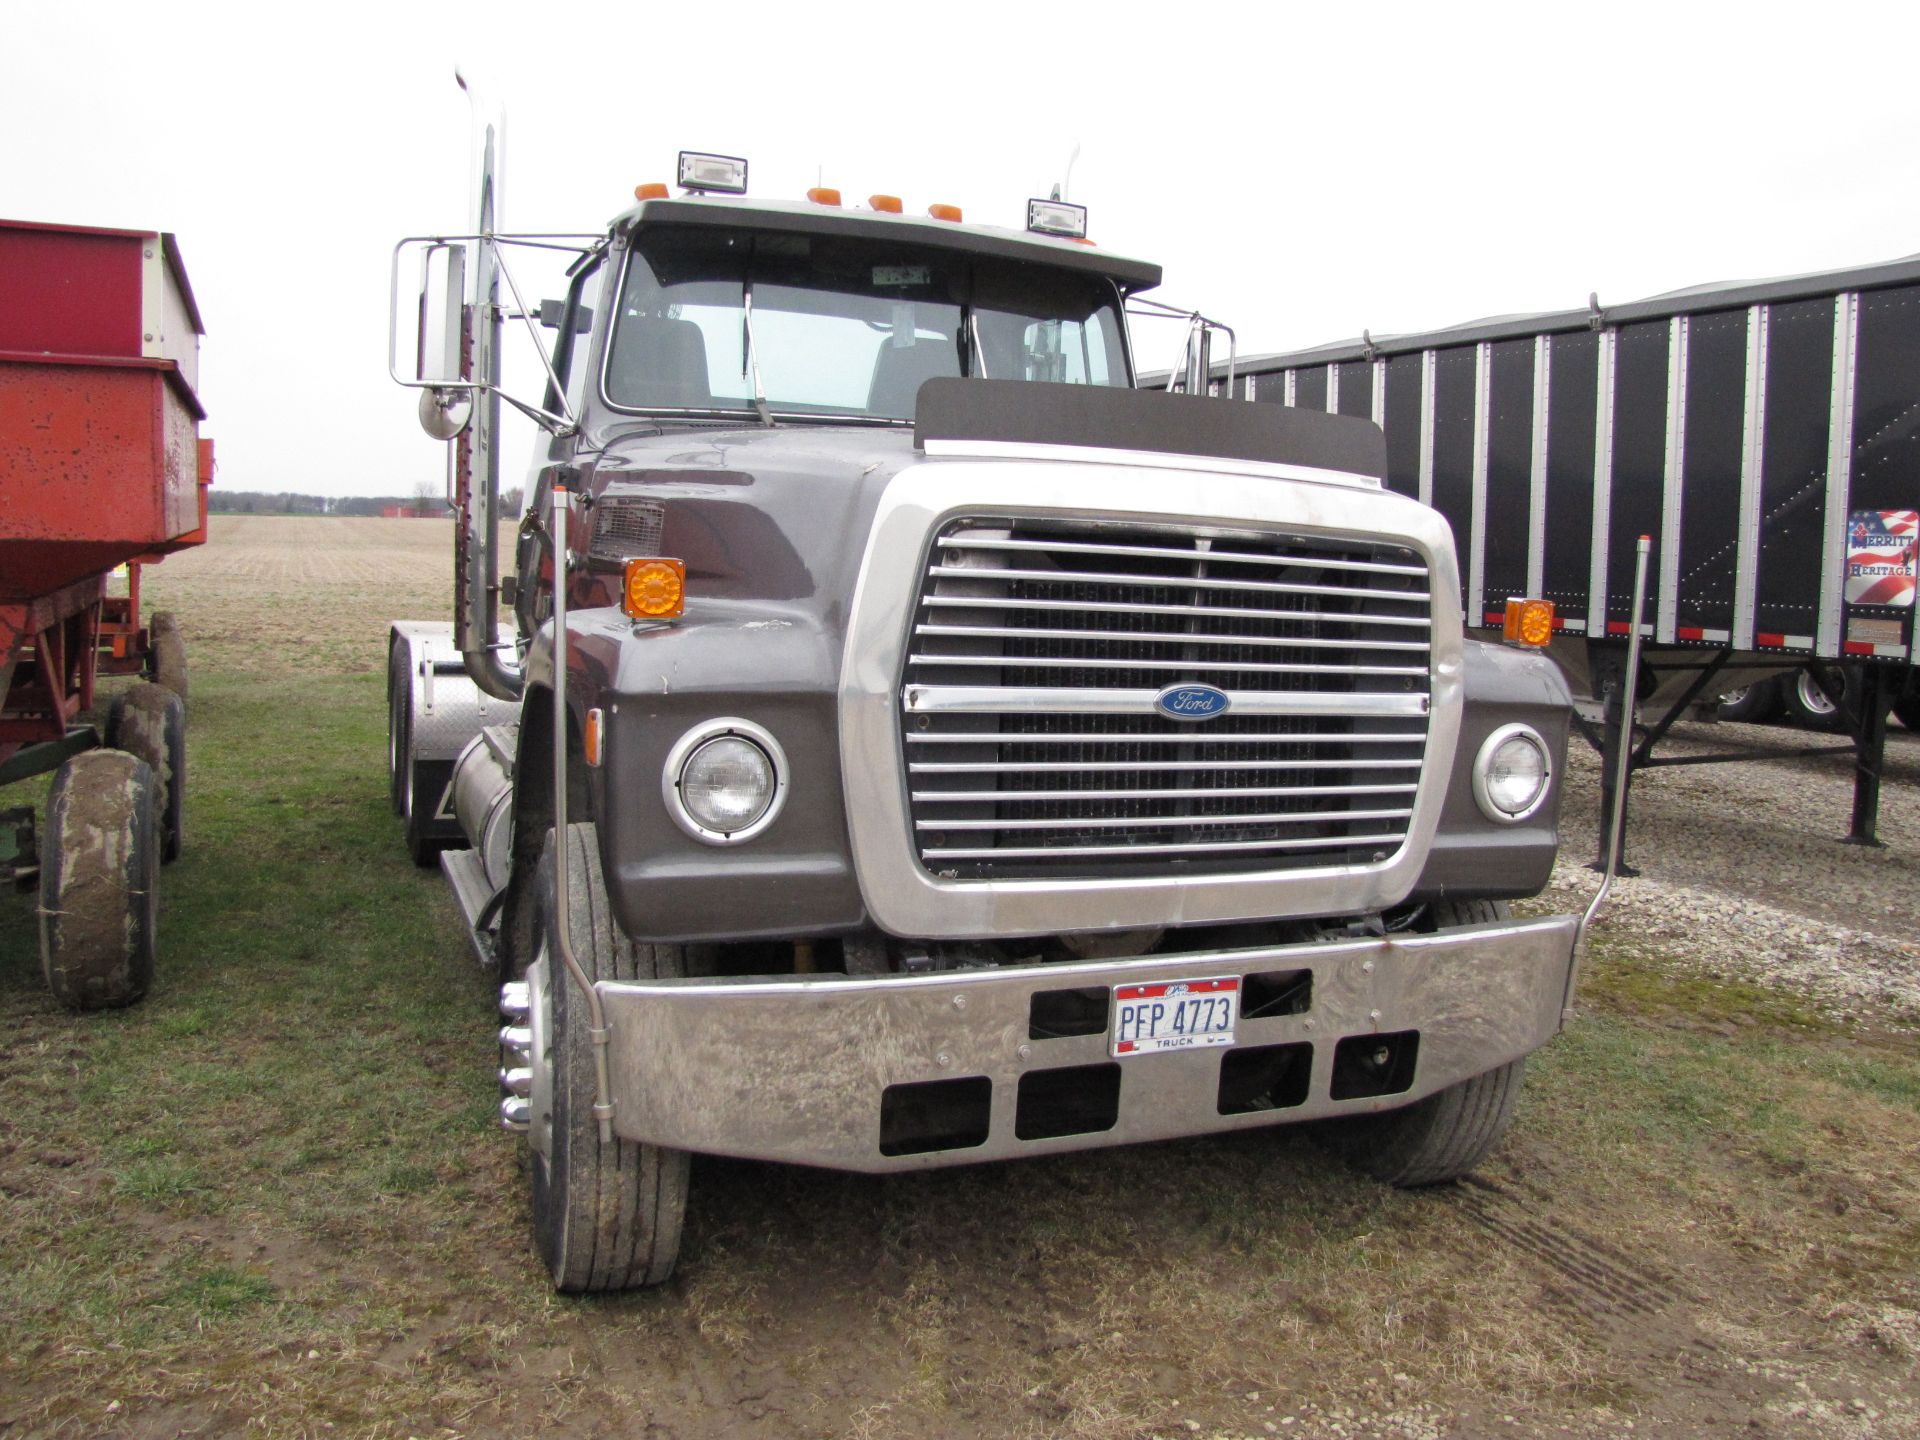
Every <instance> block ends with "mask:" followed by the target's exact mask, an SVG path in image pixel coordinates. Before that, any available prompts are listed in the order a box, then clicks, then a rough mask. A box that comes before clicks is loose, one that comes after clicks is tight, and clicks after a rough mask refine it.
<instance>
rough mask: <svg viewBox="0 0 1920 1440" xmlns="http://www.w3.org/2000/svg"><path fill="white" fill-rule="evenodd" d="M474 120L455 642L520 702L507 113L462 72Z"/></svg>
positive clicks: (494, 685) (494, 690) (494, 689)
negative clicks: (470, 402) (510, 657)
mask: <svg viewBox="0 0 1920 1440" xmlns="http://www.w3.org/2000/svg"><path fill="white" fill-rule="evenodd" d="M454 78H455V79H456V80H458V81H459V82H460V88H461V89H462V90H464V91H466V92H467V101H468V105H469V107H470V109H471V112H472V116H473V176H472V195H473V211H472V215H471V217H470V219H471V221H472V224H471V232H472V233H473V234H474V235H477V236H478V237H480V238H479V239H478V240H476V241H475V242H474V250H475V256H474V267H473V303H472V306H471V308H470V309H469V311H468V325H467V327H466V334H467V345H468V353H467V356H466V359H467V368H466V371H465V378H467V379H469V380H473V381H476V382H478V383H479V384H480V386H481V387H482V388H481V389H480V391H479V393H478V395H477V396H476V397H475V400H476V404H475V405H474V413H473V424H472V425H471V426H470V427H469V428H468V429H467V430H466V431H465V432H464V433H462V435H461V436H460V438H459V440H458V441H457V442H456V443H455V445H454V449H453V503H454V540H453V569H454V596H455V599H454V615H453V633H454V641H455V643H456V644H457V645H458V646H459V647H460V655H461V658H462V660H463V661H464V662H465V664H466V668H467V674H468V675H469V676H471V677H472V679H473V683H474V684H476V685H478V686H479V687H480V688H481V689H482V690H484V691H485V692H486V693H487V694H489V695H492V696H494V697H496V698H497V699H501V700H518V699H519V698H520V691H521V676H520V671H519V669H518V667H516V666H513V665H509V664H508V663H507V662H506V661H505V660H503V659H502V658H501V654H500V650H499V648H498V646H499V634H500V540H499V535H500V527H499V521H498V512H499V506H500V389H499V387H500V339H501V330H502V320H501V314H500V303H499V302H500V252H499V247H498V245H497V244H496V243H495V241H494V239H493V237H494V234H495V233H496V231H497V230H498V229H499V219H500V213H501V191H502V184H503V181H504V178H505V171H506V133H507V119H506V112H505V111H504V110H503V109H502V108H501V106H500V105H499V104H498V102H496V101H494V100H493V99H492V98H491V97H490V96H488V95H486V94H484V93H482V91H481V89H480V87H479V86H478V85H477V84H476V83H475V82H474V81H472V80H470V79H469V78H468V77H467V75H466V74H465V73H463V72H462V71H460V70H455V71H454Z"/></svg>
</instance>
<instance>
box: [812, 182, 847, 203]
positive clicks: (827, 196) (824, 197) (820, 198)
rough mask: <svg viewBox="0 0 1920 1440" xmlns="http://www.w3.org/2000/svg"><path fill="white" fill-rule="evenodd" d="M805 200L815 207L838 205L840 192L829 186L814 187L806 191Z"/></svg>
mask: <svg viewBox="0 0 1920 1440" xmlns="http://www.w3.org/2000/svg"><path fill="white" fill-rule="evenodd" d="M807 199H809V200H811V201H812V202H813V203H814V204H816V205H838V204H839V203H840V192H839V191H838V190H836V189H834V188H833V187H832V186H831V185H816V186H814V187H813V188H812V189H811V190H809V191H807Z"/></svg>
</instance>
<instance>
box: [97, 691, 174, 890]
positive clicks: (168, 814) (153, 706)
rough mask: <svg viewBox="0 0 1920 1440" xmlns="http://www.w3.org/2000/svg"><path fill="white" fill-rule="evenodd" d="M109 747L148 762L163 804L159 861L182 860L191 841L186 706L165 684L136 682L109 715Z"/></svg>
mask: <svg viewBox="0 0 1920 1440" xmlns="http://www.w3.org/2000/svg"><path fill="white" fill-rule="evenodd" d="M107 744H108V745H110V746H112V747H113V748H114V749H115V750H124V751H126V752H127V753H128V754H129V755H137V756H139V757H140V758H141V759H142V760H144V761H146V762H147V766H148V768H150V769H151V770H152V771H153V776H154V780H155V783H156V784H157V785H158V787H159V790H160V794H161V796H162V797H163V803H162V805H161V810H160V862H161V863H162V864H163V865H165V864H172V863H173V862H174V861H175V860H178V859H179V858H180V848H181V846H182V845H183V844H184V843H185V840H186V814H187V707H186V704H185V702H183V701H182V700H181V699H180V697H179V696H178V695H177V694H175V693H174V692H173V691H171V690H169V689H166V688H165V687H164V686H161V685H155V684H152V683H150V682H148V681H145V680H137V681H135V682H134V683H133V684H132V685H130V686H128V687H127V689H126V690H124V691H122V692H121V693H120V694H119V695H116V696H115V697H114V700H113V705H112V707H111V708H110V709H109V710H108V711H107Z"/></svg>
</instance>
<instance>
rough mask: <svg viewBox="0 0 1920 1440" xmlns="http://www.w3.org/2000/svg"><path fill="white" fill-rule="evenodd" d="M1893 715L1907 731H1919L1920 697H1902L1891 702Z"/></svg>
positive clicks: (1912, 695) (1910, 695)
mask: <svg viewBox="0 0 1920 1440" xmlns="http://www.w3.org/2000/svg"><path fill="white" fill-rule="evenodd" d="M1893 713H1894V717H1895V718H1896V719H1898V720H1899V722H1900V723H1901V724H1902V725H1904V726H1906V727H1907V729H1909V730H1920V695H1914V694H1906V695H1902V696H1901V697H1900V698H1899V699H1898V700H1896V701H1894V702H1893Z"/></svg>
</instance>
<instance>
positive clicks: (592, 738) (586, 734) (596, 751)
mask: <svg viewBox="0 0 1920 1440" xmlns="http://www.w3.org/2000/svg"><path fill="white" fill-rule="evenodd" d="M600 719H601V717H600V707H599V706H598V705H596V706H594V707H593V709H591V710H589V711H587V723H586V726H585V728H584V729H583V730H582V731H581V732H580V750H581V753H582V754H584V755H585V756H586V758H587V764H589V765H591V766H592V767H593V768H594V769H596V770H598V769H599V768H600Z"/></svg>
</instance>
